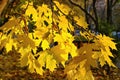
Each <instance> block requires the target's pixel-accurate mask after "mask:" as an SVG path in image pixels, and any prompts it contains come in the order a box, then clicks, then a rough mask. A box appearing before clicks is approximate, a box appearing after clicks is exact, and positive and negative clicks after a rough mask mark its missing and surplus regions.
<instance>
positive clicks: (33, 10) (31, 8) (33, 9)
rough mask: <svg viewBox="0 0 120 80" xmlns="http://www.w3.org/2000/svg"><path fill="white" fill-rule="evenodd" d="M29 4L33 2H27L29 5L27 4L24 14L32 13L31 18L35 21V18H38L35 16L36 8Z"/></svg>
mask: <svg viewBox="0 0 120 80" xmlns="http://www.w3.org/2000/svg"><path fill="white" fill-rule="evenodd" d="M31 5H33V3H29V5H28V7H27V9H26V12H25V15H27V16H30V15H32V18H33V20H34V21H37V19H38V17H37V16H38V13H37V10H36V9H35V8H34V7H33V6H31Z"/></svg>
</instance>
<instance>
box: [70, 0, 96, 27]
mask: <svg viewBox="0 0 120 80" xmlns="http://www.w3.org/2000/svg"><path fill="white" fill-rule="evenodd" d="M69 2H70V3H71V4H73V5H75V6H77V7H79V8H80V9H81V10H82V11H83V12H84V13H85V14H86V15H88V16H89V17H90V18H91V19H92V20H93V22H94V23H95V25H96V20H95V19H94V17H93V16H92V15H91V14H90V13H88V12H87V10H85V9H84V8H82V7H81V6H80V5H79V4H76V3H74V2H73V1H71V0H69Z"/></svg>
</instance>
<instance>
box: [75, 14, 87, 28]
mask: <svg viewBox="0 0 120 80" xmlns="http://www.w3.org/2000/svg"><path fill="white" fill-rule="evenodd" d="M74 20H75V21H77V24H78V25H79V26H81V27H83V28H84V29H86V28H88V24H87V23H86V21H85V17H83V16H80V18H79V17H78V16H75V17H74Z"/></svg>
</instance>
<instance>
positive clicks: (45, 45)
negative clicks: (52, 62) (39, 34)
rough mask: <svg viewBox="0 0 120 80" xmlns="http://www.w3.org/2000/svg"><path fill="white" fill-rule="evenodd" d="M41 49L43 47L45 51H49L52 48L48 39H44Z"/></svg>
mask: <svg viewBox="0 0 120 80" xmlns="http://www.w3.org/2000/svg"><path fill="white" fill-rule="evenodd" d="M41 47H42V49H43V50H46V49H49V48H50V47H49V42H48V41H47V40H46V39H44V40H43V41H42V44H41Z"/></svg>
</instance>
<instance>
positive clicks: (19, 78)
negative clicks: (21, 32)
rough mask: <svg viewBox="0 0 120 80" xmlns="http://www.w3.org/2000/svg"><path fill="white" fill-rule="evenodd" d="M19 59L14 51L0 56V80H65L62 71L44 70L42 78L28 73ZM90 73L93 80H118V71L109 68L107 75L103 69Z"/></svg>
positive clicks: (119, 77) (119, 73) (119, 79)
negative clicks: (93, 77)
mask: <svg viewBox="0 0 120 80" xmlns="http://www.w3.org/2000/svg"><path fill="white" fill-rule="evenodd" d="M19 58H20V54H18V53H16V52H15V51H11V52H9V53H8V54H1V55H0V80H67V79H66V74H64V71H63V70H62V69H56V70H55V71H54V72H50V71H49V70H46V71H45V73H44V75H43V76H41V75H38V74H36V73H30V72H29V71H28V70H27V68H26V67H23V68H21V67H20V64H19ZM92 71H93V75H94V76H95V80H120V69H115V68H110V71H109V74H107V71H106V69H105V68H101V69H93V70H92Z"/></svg>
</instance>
